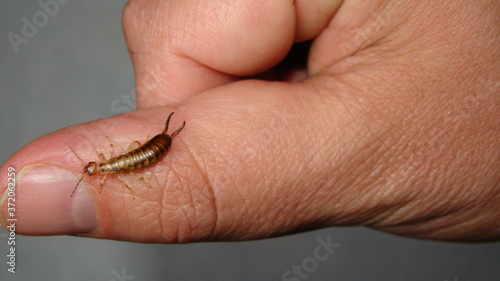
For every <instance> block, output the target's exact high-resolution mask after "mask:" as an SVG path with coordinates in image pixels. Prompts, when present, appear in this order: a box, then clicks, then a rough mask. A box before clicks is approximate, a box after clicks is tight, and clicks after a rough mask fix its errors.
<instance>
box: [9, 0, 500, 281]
mask: <svg viewBox="0 0 500 281" xmlns="http://www.w3.org/2000/svg"><path fill="white" fill-rule="evenodd" d="M40 3H42V5H41V4H40ZM43 3H52V6H50V8H49V9H47V8H45V10H44V8H43V7H42V6H43ZM54 3H57V5H54ZM124 5H125V1H116V0H115V1H71V0H58V2H56V1H55V0H41V1H15V0H2V1H1V2H0V35H1V37H0V86H1V87H0V93H1V99H0V121H1V123H0V135H1V154H0V161H1V163H4V162H5V161H6V160H7V158H8V157H9V156H10V155H11V154H13V153H14V152H15V151H17V150H19V149H20V148H21V147H22V146H24V145H25V144H27V143H28V142H30V141H32V140H33V139H35V138H38V137H40V136H42V135H44V134H47V133H50V132H52V131H55V130H58V129H60V128H63V127H66V126H69V125H73V124H77V123H82V122H87V121H90V120H93V119H97V118H103V117H108V116H111V115H114V114H118V113H122V112H125V111H128V110H134V109H135V106H134V105H133V104H131V103H130V102H127V101H126V100H127V99H129V98H131V97H133V95H134V77H133V69H132V65H131V62H130V59H129V56H128V53H127V48H126V46H125V42H124V38H123V32H122V28H121V12H122V9H123V6H124ZM2 176H3V175H2ZM7 239H8V232H7V231H6V230H3V229H2V230H0V280H105V281H110V280H115V281H122V280H220V281H223V280H293V281H298V280H435V281H444V280H448V281H466V280H500V266H499V264H500V243H484V244H459V243H445V242H435V241H423V240H414V239H408V238H402V237H397V236H394V235H389V234H384V233H380V232H376V231H373V230H369V229H366V228H358V227H356V228H328V229H323V230H319V231H312V232H307V233H303V234H298V235H292V236H286V237H280V238H273V239H266V240H260V241H250V242H234V243H195V244H189V245H161V244H139V243H127V242H118V241H109V240H97V239H90V238H78V237H71V236H55V237H28V236H20V235H18V236H17V237H16V242H17V243H16V246H17V248H16V250H17V252H16V257H17V260H16V261H17V264H16V274H12V273H9V272H8V271H7V268H8V265H7V254H8V247H9V245H8V244H7V241H8V240H7ZM325 242H326V243H328V242H331V243H335V248H334V249H329V250H330V252H327V250H322V251H321V252H320V253H321V254H324V256H322V257H321V259H318V258H317V257H315V255H314V253H315V249H316V248H317V247H322V245H324V244H325ZM298 267H300V272H299V271H298V270H297V268H298Z"/></svg>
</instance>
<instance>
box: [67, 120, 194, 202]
mask: <svg viewBox="0 0 500 281" xmlns="http://www.w3.org/2000/svg"><path fill="white" fill-rule="evenodd" d="M172 115H174V112H172V113H170V115H169V116H168V118H167V122H166V123H165V128H164V129H163V132H161V134H158V135H156V136H155V137H154V138H152V139H150V140H149V141H147V142H146V143H145V144H143V145H141V144H140V143H139V142H138V141H134V142H133V143H132V144H134V143H137V144H139V147H138V148H136V149H134V150H131V151H129V152H127V153H125V154H123V155H120V156H116V157H112V158H110V159H108V160H106V159H105V158H104V156H102V154H101V157H102V158H103V162H102V163H100V164H98V163H97V162H89V163H88V164H87V165H86V166H85V167H84V168H83V172H84V173H85V174H87V175H89V176H92V175H95V174H103V175H104V177H103V178H102V180H101V184H100V186H99V192H101V190H102V186H103V185H104V182H105V180H106V176H107V175H108V174H119V173H131V174H133V175H134V176H135V177H137V178H138V179H139V180H141V181H143V182H144V179H143V178H142V176H141V175H137V174H135V173H132V171H134V170H137V169H141V168H145V167H147V166H149V165H152V164H154V163H156V162H157V161H159V160H160V159H161V158H162V157H163V156H165V154H166V153H167V150H168V149H169V148H170V145H171V144H172V139H173V138H174V137H175V136H176V135H177V134H178V133H179V132H180V131H181V130H182V129H183V128H184V125H186V122H185V121H184V122H183V123H182V125H181V126H180V127H179V129H177V130H176V131H175V132H173V133H172V134H171V135H168V134H167V130H168V123H170V118H171V117H172ZM111 147H112V146H111ZM72 150H73V149H72ZM73 153H74V154H75V156H76V157H78V155H76V153H75V152H74V151H73ZM78 159H80V161H81V162H82V163H84V162H83V160H81V158H80V157H78ZM85 174H84V175H82V177H81V178H80V180H79V181H78V183H77V184H76V186H75V188H74V189H73V192H72V193H71V196H70V197H73V195H74V194H75V191H76V188H77V187H78V185H79V184H80V182H81V181H82V179H83V177H84V176H85ZM118 179H120V178H118ZM120 181H121V182H122V183H123V184H124V185H125V187H126V188H128V189H129V190H130V191H131V192H132V195H133V191H132V189H131V188H130V187H129V186H128V185H127V184H125V183H124V182H123V181H122V180H121V179H120Z"/></svg>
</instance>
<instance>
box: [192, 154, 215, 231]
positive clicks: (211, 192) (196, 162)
mask: <svg viewBox="0 0 500 281" xmlns="http://www.w3.org/2000/svg"><path fill="white" fill-rule="evenodd" d="M187 151H188V154H189V156H190V157H191V159H192V163H194V165H195V168H196V169H197V170H198V172H199V173H200V174H201V175H202V181H203V182H204V186H206V188H207V190H208V192H209V195H208V196H205V198H206V199H208V201H209V202H212V203H211V204H209V205H211V206H212V212H213V214H214V218H213V221H214V222H213V223H210V224H209V225H212V229H211V231H209V233H210V234H209V235H208V237H214V233H215V231H216V229H217V226H218V225H219V219H218V217H219V215H218V207H217V198H216V196H215V191H214V187H213V184H212V182H211V181H210V179H209V176H208V173H207V170H206V168H202V167H206V165H205V163H203V164H202V163H200V162H199V161H201V160H203V158H202V157H200V158H196V157H195V154H194V152H193V151H192V150H191V149H190V148H189V147H188V149H187ZM191 203H192V204H193V209H194V210H195V213H196V212H197V211H196V207H195V206H196V204H195V202H194V201H192V202H191ZM199 217H202V218H204V216H203V215H202V216H199Z"/></svg>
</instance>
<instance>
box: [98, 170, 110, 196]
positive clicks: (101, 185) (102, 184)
mask: <svg viewBox="0 0 500 281" xmlns="http://www.w3.org/2000/svg"><path fill="white" fill-rule="evenodd" d="M107 176H108V174H105V175H104V176H103V177H102V180H101V184H100V185H99V193H101V191H102V187H103V186H104V182H105V181H106V177H107Z"/></svg>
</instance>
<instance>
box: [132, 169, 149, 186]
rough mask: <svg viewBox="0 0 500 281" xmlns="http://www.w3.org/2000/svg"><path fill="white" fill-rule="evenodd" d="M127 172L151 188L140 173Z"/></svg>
mask: <svg viewBox="0 0 500 281" xmlns="http://www.w3.org/2000/svg"><path fill="white" fill-rule="evenodd" d="M129 173H130V174H132V175H133V176H134V177H136V178H137V179H139V180H140V181H141V182H142V183H143V184H144V185H146V186H147V187H149V188H151V186H150V185H149V184H148V183H147V182H146V181H145V180H144V178H143V177H142V176H141V175H139V174H136V173H133V172H129Z"/></svg>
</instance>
